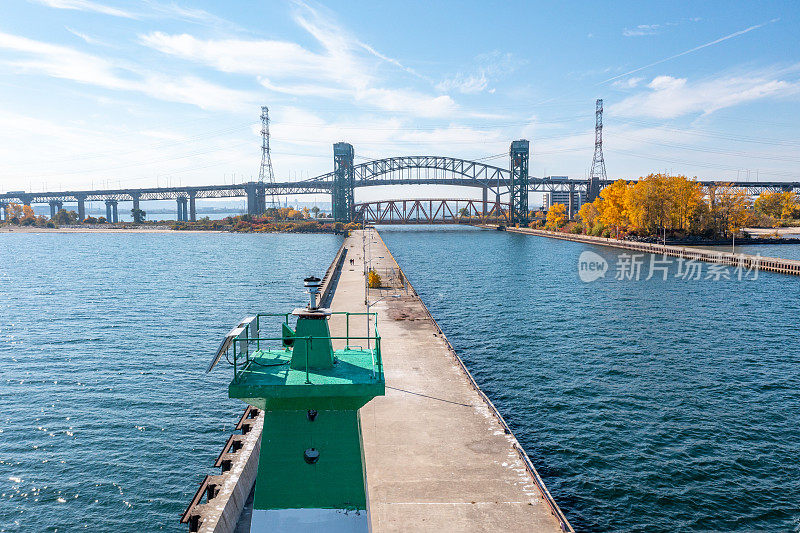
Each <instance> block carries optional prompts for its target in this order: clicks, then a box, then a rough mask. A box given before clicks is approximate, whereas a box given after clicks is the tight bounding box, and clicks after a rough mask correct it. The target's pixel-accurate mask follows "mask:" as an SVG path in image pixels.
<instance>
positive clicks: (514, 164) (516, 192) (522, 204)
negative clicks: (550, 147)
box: [508, 139, 530, 226]
mask: <svg viewBox="0 0 800 533" xmlns="http://www.w3.org/2000/svg"><path fill="white" fill-rule="evenodd" d="M529 154H530V143H529V142H528V141H527V140H525V139H520V140H518V141H513V142H512V143H511V148H510V149H509V156H510V157H511V185H510V187H509V192H510V193H511V198H509V200H508V203H509V222H510V223H511V224H519V225H520V226H527V225H528V158H529Z"/></svg>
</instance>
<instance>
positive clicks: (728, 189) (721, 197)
mask: <svg viewBox="0 0 800 533" xmlns="http://www.w3.org/2000/svg"><path fill="white" fill-rule="evenodd" d="M711 198H712V199H713V200H712V204H711V212H712V214H713V218H714V220H715V221H716V229H717V232H718V233H720V234H722V235H732V234H735V233H736V232H737V231H739V230H740V229H742V228H743V227H745V226H746V225H747V221H748V218H749V214H750V213H749V208H750V197H749V196H748V195H747V191H745V190H743V189H737V188H734V187H733V186H732V185H722V186H718V187H715V188H714V190H713V193H712V195H711Z"/></svg>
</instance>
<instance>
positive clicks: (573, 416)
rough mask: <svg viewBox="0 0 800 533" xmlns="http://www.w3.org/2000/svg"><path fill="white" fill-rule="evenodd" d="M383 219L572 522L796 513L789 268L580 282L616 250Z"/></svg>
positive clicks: (789, 523) (795, 358) (661, 523)
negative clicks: (403, 225) (593, 256)
mask: <svg viewBox="0 0 800 533" xmlns="http://www.w3.org/2000/svg"><path fill="white" fill-rule="evenodd" d="M382 235H383V237H384V240H385V241H386V243H387V244H388V245H389V247H390V248H391V250H392V253H393V254H394V256H395V257H396V258H397V260H398V261H399V262H400V264H401V266H402V267H403V269H404V270H405V271H406V273H407V274H408V276H409V279H410V280H411V281H412V283H413V284H414V285H415V287H416V289H417V291H418V292H419V293H420V294H421V296H422V298H423V299H424V301H425V303H426V304H427V305H428V306H429V308H430V310H431V312H432V313H433V314H434V315H435V316H436V317H437V319H438V320H439V322H440V325H441V326H442V328H443V329H444V331H445V332H446V334H447V335H448V337H449V339H450V340H451V342H452V343H453V345H454V346H455V348H456V350H457V351H458V352H459V354H460V355H461V356H462V357H463V358H464V360H465V362H466V363H467V365H468V366H469V368H470V369H471V371H473V373H474V375H475V378H476V380H477V381H478V382H479V383H480V385H481V387H482V388H483V389H484V390H485V391H486V393H487V394H488V395H489V397H490V398H492V400H493V401H495V403H496V405H497V407H498V409H499V410H500V411H501V412H502V413H503V415H504V416H505V417H506V420H507V421H508V422H509V424H510V425H511V426H512V428H513V429H514V432H515V434H516V435H517V437H518V438H519V439H520V440H521V442H522V443H523V445H524V446H525V448H526V450H527V451H528V453H529V454H530V456H531V459H532V460H533V462H534V464H535V465H536V466H537V467H538V469H539V471H540V473H541V474H542V477H543V478H544V479H545V482H546V483H547V485H548V488H549V489H550V490H551V492H552V493H553V495H554V497H555V498H556V500H557V501H558V502H559V504H560V505H561V506H562V508H563V509H564V510H565V511H566V514H567V516H568V517H569V519H570V520H571V521H572V523H573V525H574V526H575V528H576V529H577V530H580V531H648V532H651V531H776V532H777V531H781V532H785V531H798V530H800V526H799V524H800V343H798V341H799V340H800V333H798V316H800V279H798V278H796V277H790V276H781V275H775V274H765V273H762V274H761V275H760V276H759V277H758V279H757V280H755V281H753V280H750V281H736V277H735V276H731V277H733V279H734V281H725V280H724V279H721V280H720V281H713V277H712V279H708V280H705V279H701V280H698V281H688V280H683V279H675V278H674V275H675V273H676V269H677V265H673V266H672V267H671V269H670V270H669V272H668V275H669V276H670V277H669V279H668V280H667V281H663V279H662V273H661V272H659V273H658V275H657V276H654V277H653V279H651V280H650V281H644V280H642V281H638V282H637V281H632V280H626V281H617V280H615V279H614V275H613V272H612V273H609V275H607V276H606V278H601V279H599V280H597V281H595V282H592V283H584V282H582V281H580V280H579V278H578V275H577V263H578V256H579V255H580V253H581V252H582V251H584V250H593V251H594V252H596V253H598V254H600V255H601V256H603V257H605V258H606V260H607V261H608V263H609V265H611V269H612V271H614V270H616V269H615V265H616V263H617V255H616V254H617V252H615V251H613V250H611V249H603V248H598V247H589V246H586V245H581V244H578V243H571V242H564V241H555V240H551V239H546V238H538V237H532V236H524V235H514V234H508V233H501V232H495V231H480V230H470V229H467V230H465V229H452V230H450V231H443V230H442V229H437V230H434V231H426V230H425V229H424V228H423V229H417V230H413V229H403V230H397V229H391V228H386V229H383V230H382ZM780 249H781V250H788V247H781V248H780ZM648 257H649V256H647V257H645V260H648ZM704 265H706V266H707V264H704ZM645 274H646V272H644V271H643V276H642V278H644V277H646V275H645ZM705 275H706V274H703V276H705Z"/></svg>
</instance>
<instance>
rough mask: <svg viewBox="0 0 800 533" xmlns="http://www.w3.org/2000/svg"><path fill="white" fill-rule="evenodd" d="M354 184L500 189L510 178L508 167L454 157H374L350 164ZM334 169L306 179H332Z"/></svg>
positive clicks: (496, 190) (362, 185)
mask: <svg viewBox="0 0 800 533" xmlns="http://www.w3.org/2000/svg"><path fill="white" fill-rule="evenodd" d="M353 174H354V186H355V187H365V186H370V185H401V184H408V183H421V184H429V183H444V184H449V183H452V184H453V185H459V186H467V187H469V186H472V187H484V188H487V189H489V190H491V191H492V192H494V193H495V194H498V193H499V192H501V190H502V188H504V187H505V186H506V184H507V183H508V180H509V178H510V172H509V170H508V169H504V168H500V167H495V166H492V165H487V164H485V163H481V162H478V161H469V160H467V159H459V158H455V157H444V156H434V155H412V156H400V157H387V158H384V159H373V160H371V161H366V162H364V163H359V164H357V165H354V166H353ZM333 179H334V172H329V173H327V174H323V175H321V176H317V177H316V178H313V179H311V180H308V181H307V182H306V183H308V182H313V181H324V182H328V181H333Z"/></svg>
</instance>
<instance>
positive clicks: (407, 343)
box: [182, 229, 573, 533]
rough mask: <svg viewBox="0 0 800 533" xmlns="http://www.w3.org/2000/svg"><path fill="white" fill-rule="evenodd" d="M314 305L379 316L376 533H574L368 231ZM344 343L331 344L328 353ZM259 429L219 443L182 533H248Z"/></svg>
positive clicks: (373, 445) (368, 470)
mask: <svg viewBox="0 0 800 533" xmlns="http://www.w3.org/2000/svg"><path fill="white" fill-rule="evenodd" d="M350 260H353V264H352V265H351V264H350ZM369 268H374V269H375V270H376V272H377V273H378V274H380V276H381V278H382V283H381V287H380V288H375V289H368V288H367V286H366V283H365V280H366V273H367V270H368V269H369ZM320 301H321V302H322V303H323V305H329V306H330V307H331V308H332V309H333V310H334V311H339V312H341V311H347V312H364V311H366V310H369V311H370V312H376V313H377V315H378V331H379V333H380V337H381V339H380V341H381V353H382V359H383V369H384V373H385V379H386V396H382V397H377V398H374V399H373V400H371V401H370V402H369V403H368V404H367V405H366V406H365V407H362V408H361V410H360V419H361V432H362V438H363V450H364V469H365V474H366V481H367V499H368V504H367V506H368V510H369V517H370V522H371V530H372V531H373V532H378V533H382V532H395V531H397V532H400V531H402V532H406V531H431V532H440V531H503V532H516V531H520V532H522V531H525V532H547V533H550V532H553V533H555V532H559V531H561V532H572V531H573V529H572V527H571V526H570V524H569V522H568V521H567V519H566V517H565V516H564V514H563V513H562V512H561V510H560V509H559V508H558V505H557V504H556V503H555V501H554V500H553V498H552V497H551V495H550V493H549V492H548V491H547V488H546V487H545V485H544V482H543V481H542V479H541V478H540V477H539V475H538V473H537V472H536V469H535V468H534V466H533V465H532V464H531V462H530V459H529V458H528V456H527V454H526V453H525V451H524V450H523V449H522V447H521V446H520V444H519V442H517V440H516V438H515V437H514V435H513V434H512V433H511V430H510V429H509V427H508V425H507V424H506V423H505V421H504V420H503V418H502V417H501V416H500V414H499V413H498V412H497V410H496V409H495V407H494V405H492V403H491V401H490V400H489V399H488V398H487V397H486V395H484V394H483V392H481V390H480V389H479V388H478V386H477V385H476V384H475V381H474V380H473V379H472V376H471V375H470V374H469V371H468V370H467V369H466V367H465V366H464V364H463V363H462V362H461V359H460V358H459V357H458V355H456V353H455V351H454V350H453V348H452V346H451V345H450V343H449V342H448V341H447V338H446V337H445V336H444V333H443V332H442V331H441V329H440V328H439V326H438V325H437V324H436V321H435V320H434V319H433V317H432V316H431V315H430V313H429V312H428V310H427V308H426V307H425V305H424V304H423V303H422V301H421V300H420V299H419V297H418V296H417V295H416V293H415V292H414V289H413V287H411V286H410V285H409V284H408V281H407V280H406V278H405V275H404V274H403V273H402V271H401V269H400V267H399V266H398V265H397V263H396V262H395V260H394V258H393V257H392V254H391V253H390V252H389V250H388V249H387V248H386V246H385V244H384V243H383V241H382V240H381V238H380V235H379V234H378V232H377V231H375V230H370V229H368V230H366V231H355V232H353V233H352V234H351V235H350V236H349V237H347V238H346V240H345V242H344V243H343V245H342V247H341V249H340V250H339V252H338V253H337V255H336V257H335V258H334V260H333V263H332V264H331V267H330V268H329V269H328V272H327V273H326V274H325V276H324V279H323V288H322V291H321V299H320ZM367 303H368V304H369V305H367ZM359 318H360V321H359V320H358V319H357V317H355V316H351V317H350V325H349V331H348V328H347V322H346V318H345V317H343V316H341V315H334V316H333V317H332V318H331V322H330V329H331V334H332V335H333V336H334V337H337V336H341V337H344V336H346V335H347V334H348V333H349V334H350V336H351V337H352V336H358V335H360V334H362V333H361V332H363V334H366V332H367V330H368V328H370V326H372V327H374V324H368V323H367V320H366V318H365V317H359ZM344 342H345V341H343V340H342V341H338V340H334V341H333V344H334V348H336V349H338V348H341V347H342V346H341V344H342V343H344ZM337 343H338V344H337ZM246 416H247V415H244V416H243V418H242V420H244V419H245V418H246ZM260 417H263V414H261V415H260ZM260 421H261V418H259V419H254V422H255V423H253V424H252V425H251V426H249V432H248V433H247V436H246V437H244V438H245V439H247V441H246V443H245V445H244V447H240V448H239V449H234V448H233V447H231V445H230V444H231V442H232V440H229V441H228V445H226V446H225V448H224V449H223V452H222V453H221V454H220V457H219V458H218V459H217V463H216V465H215V466H222V468H223V471H222V474H221V475H219V476H207V477H206V479H205V480H204V481H203V484H202V485H201V486H200V488H199V489H198V490H197V492H196V494H195V497H194V498H193V500H192V502H191V503H190V504H189V507H188V508H187V509H186V512H185V513H184V515H183V518H182V522H184V523H187V524H188V525H189V530H190V531H200V532H203V533H211V532H214V533H223V532H225V533H228V532H235V533H245V532H247V531H249V530H250V514H251V510H252V494H251V496H250V499H249V500H248V501H245V500H246V495H247V494H250V493H251V489H252V487H253V483H254V479H255V477H254V476H255V470H256V468H257V460H256V458H257V457H258V452H257V450H258V449H259V446H260V443H261V439H260V437H261V428H262V425H261V423H260ZM241 424H242V421H240V425H241ZM237 429H238V426H237ZM243 433H244V431H243ZM240 438H242V437H241V436H239V435H234V436H233V437H231V439H240ZM226 461H227V463H226ZM225 464H227V465H228V467H227V469H226V467H225V466H224V465H225ZM204 499H205V503H203V500H204ZM237 516H238V519H237V518H236V517H237ZM298 527H300V526H298Z"/></svg>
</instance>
